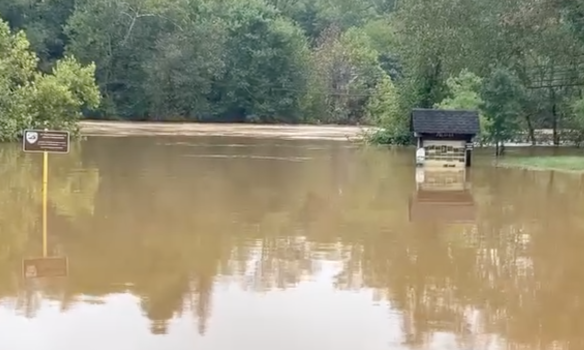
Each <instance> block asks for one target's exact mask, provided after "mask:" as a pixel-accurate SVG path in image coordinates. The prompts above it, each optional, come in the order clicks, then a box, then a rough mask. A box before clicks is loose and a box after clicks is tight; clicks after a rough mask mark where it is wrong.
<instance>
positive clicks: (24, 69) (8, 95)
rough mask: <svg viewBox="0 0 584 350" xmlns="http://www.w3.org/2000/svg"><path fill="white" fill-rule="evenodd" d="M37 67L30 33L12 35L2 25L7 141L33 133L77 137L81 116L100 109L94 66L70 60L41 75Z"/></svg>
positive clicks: (0, 75)
mask: <svg viewBox="0 0 584 350" xmlns="http://www.w3.org/2000/svg"><path fill="white" fill-rule="evenodd" d="M37 62H38V58H37V57H36V55H35V54H34V53H33V52H31V51H30V45H29V42H28V40H27V39H26V36H25V34H24V32H22V31H19V32H18V33H16V34H11V33H10V30H9V28H8V25H7V23H6V22H3V21H0V139H1V140H15V139H17V138H18V137H19V136H20V135H21V133H22V131H23V130H24V129H26V128H30V127H51V128H62V129H66V130H71V131H75V130H76V127H77V125H76V122H77V121H78V120H79V119H80V117H81V111H82V110H83V109H85V108H87V109H94V108H96V107H97V106H98V105H99V101H100V95H99V91H98V89H97V86H96V85H95V79H94V71H95V66H94V65H88V66H85V67H83V66H81V65H80V64H79V63H78V62H77V61H76V60H75V59H74V58H73V57H66V58H64V59H63V60H60V61H57V63H56V65H55V67H54V68H53V69H52V72H51V74H45V73H41V72H39V71H37V69H36V65H37Z"/></svg>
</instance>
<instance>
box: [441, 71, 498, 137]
mask: <svg viewBox="0 0 584 350" xmlns="http://www.w3.org/2000/svg"><path fill="white" fill-rule="evenodd" d="M482 82H483V79H482V78H480V77H479V76H477V75H476V74H474V73H472V72H470V71H469V70H466V69H464V70H463V71H462V72H461V73H460V74H459V75H458V76H456V77H450V78H448V80H446V86H448V90H449V96H448V97H446V98H445V99H444V100H442V102H440V103H438V104H436V105H435V106H434V107H435V108H439V109H467V110H478V109H479V108H480V106H481V105H482V104H483V100H482V99H481V96H480V95H479V93H480V89H481V86H482ZM479 118H480V123H481V131H480V135H479V138H480V139H481V140H488V139H489V134H488V130H489V127H488V126H487V125H488V123H489V119H487V118H486V117H485V115H484V114H483V113H481V112H480V111H479Z"/></svg>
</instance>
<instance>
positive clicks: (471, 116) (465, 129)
mask: <svg viewBox="0 0 584 350" xmlns="http://www.w3.org/2000/svg"><path fill="white" fill-rule="evenodd" d="M410 127H411V130H412V131H413V132H417V133H450V134H471V135H476V134H478V132H479V129H480V125H479V113H478V112H477V111H470V110H445V109H414V110H412V115H411V124H410Z"/></svg>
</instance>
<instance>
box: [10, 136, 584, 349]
mask: <svg viewBox="0 0 584 350" xmlns="http://www.w3.org/2000/svg"><path fill="white" fill-rule="evenodd" d="M511 152H514V153H516V154H521V153H522V152H528V151H526V150H522V149H514V150H512V151H511ZM529 152H533V151H529ZM547 152H550V151H547ZM555 152H566V151H555ZM478 153H479V154H478V155H477V157H476V159H475V160H476V161H475V165H474V166H473V169H472V171H470V172H468V173H467V174H466V182H467V184H466V185H467V186H468V187H469V188H470V194H471V195H472V200H473V201H474V205H475V209H476V210H475V211H476V213H475V217H474V219H473V220H471V221H467V222H464V223H456V222H436V221H419V222H418V221H415V222H412V220H411V215H410V212H409V211H410V205H411V201H412V198H414V195H415V193H416V188H417V185H416V173H415V169H414V166H413V158H414V156H413V151H411V150H408V151H390V150H386V149H380V148H358V147H355V146H353V145H351V144H349V143H345V142H338V141H317V140H312V141H307V140H296V141H284V140H270V139H253V138H227V137H215V138H205V137H190V138H187V137H184V138H180V137H162V136H161V137H124V138H98V137H92V138H89V139H88V140H87V141H84V142H82V143H79V144H74V145H73V147H72V152H71V153H70V154H69V155H63V156H61V155H54V156H51V157H50V176H49V200H50V207H49V215H48V230H49V234H48V247H49V254H50V255H53V256H66V257H67V258H68V260H69V275H68V277H66V278H52V279H50V278H49V279H36V280H24V279H23V278H22V277H21V274H22V273H21V266H22V265H21V264H22V259H23V258H26V257H38V256H40V255H42V237H41V216H40V213H41V207H40V199H41V192H40V179H41V173H40V163H41V156H39V155H30V154H29V155H23V154H22V153H21V151H20V149H19V147H17V146H6V145H4V146H1V147H0V162H1V164H2V166H1V167H0V179H2V186H0V348H2V349H11V350H57V349H59V350H78V349H83V350H98V349H99V350H102V349H108V350H134V349H135V350H144V349H145V350H167V349H172V350H183V349H184V350H187V349H189V350H190V349H199V350H233V349H250V350H251V349H253V350H273V349H278V350H298V349H302V350H308V349H314V350H323V349H335V350H356V349H363V350H381V349H402V350H405V349H408V350H413V349H460V350H466V349H489V350H498V349H583V348H584V299H583V298H584V254H583V252H584V215H583V214H582V213H583V212H584V179H583V178H582V177H581V176H580V175H574V174H561V173H554V172H546V171H540V172H529V171H523V170H513V169H497V168H494V167H492V166H491V165H490V162H489V159H490V158H489V156H488V155H486V153H487V151H479V152H478ZM481 153H482V154H481Z"/></svg>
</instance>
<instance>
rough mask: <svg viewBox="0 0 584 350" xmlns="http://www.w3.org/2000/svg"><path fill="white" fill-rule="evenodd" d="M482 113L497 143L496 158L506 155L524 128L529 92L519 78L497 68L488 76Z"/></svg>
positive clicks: (493, 140)
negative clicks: (506, 144)
mask: <svg viewBox="0 0 584 350" xmlns="http://www.w3.org/2000/svg"><path fill="white" fill-rule="evenodd" d="M480 96H481V99H482V100H483V103H482V104H481V105H480V108H481V110H482V111H483V113H484V114H485V117H486V118H487V120H488V121H489V123H488V124H487V127H486V129H487V132H488V133H489V135H490V138H491V141H492V142H494V143H495V146H496V151H495V154H496V155H497V156H498V155H501V154H502V153H503V152H504V149H505V147H504V142H505V141H508V140H510V139H511V138H513V136H514V135H515V134H516V133H517V131H518V130H519V126H520V114H521V107H522V100H523V99H524V98H525V90H524V87H523V85H521V82H520V80H519V78H517V76H515V75H514V74H513V73H512V72H510V71H509V70H508V69H506V68H497V69H495V70H494V71H493V73H492V74H491V75H490V76H488V77H487V78H486V79H485V80H484V82H483V86H482V88H481V93H480Z"/></svg>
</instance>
